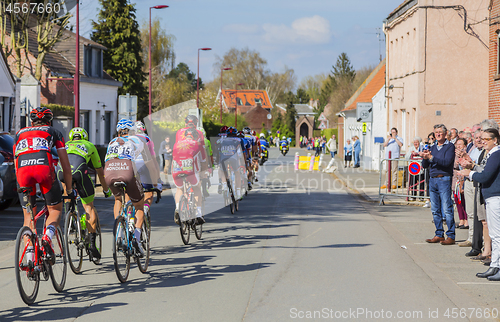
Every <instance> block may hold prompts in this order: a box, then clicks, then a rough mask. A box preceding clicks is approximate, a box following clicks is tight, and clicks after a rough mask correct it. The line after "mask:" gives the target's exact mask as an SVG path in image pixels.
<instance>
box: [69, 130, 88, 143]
mask: <svg viewBox="0 0 500 322" xmlns="http://www.w3.org/2000/svg"><path fill="white" fill-rule="evenodd" d="M69 140H70V141H73V140H87V141H88V140H89V134H88V133H87V131H85V129H84V128H82V127H74V128H72V129H71V131H69Z"/></svg>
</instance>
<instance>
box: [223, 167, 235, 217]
mask: <svg viewBox="0 0 500 322" xmlns="http://www.w3.org/2000/svg"><path fill="white" fill-rule="evenodd" d="M223 170H225V171H223V172H224V176H225V177H226V183H225V184H224V185H223V186H222V197H223V198H224V205H225V206H229V210H230V211H231V214H234V212H235V211H238V206H239V205H238V199H237V198H236V193H235V191H236V190H235V189H236V175H235V173H234V171H233V167H232V166H231V164H227V166H224V167H223Z"/></svg>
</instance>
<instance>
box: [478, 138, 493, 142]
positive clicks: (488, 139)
mask: <svg viewBox="0 0 500 322" xmlns="http://www.w3.org/2000/svg"><path fill="white" fill-rule="evenodd" d="M481 140H483V141H491V140H493V138H481Z"/></svg>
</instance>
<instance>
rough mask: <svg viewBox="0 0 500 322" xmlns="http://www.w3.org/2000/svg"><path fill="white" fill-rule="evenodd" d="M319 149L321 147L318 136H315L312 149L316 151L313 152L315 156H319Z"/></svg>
mask: <svg viewBox="0 0 500 322" xmlns="http://www.w3.org/2000/svg"><path fill="white" fill-rule="evenodd" d="M320 149H321V145H320V139H319V137H315V138H314V150H316V153H315V154H314V156H315V157H317V156H319V153H320Z"/></svg>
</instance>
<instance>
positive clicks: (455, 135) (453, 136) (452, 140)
mask: <svg viewBox="0 0 500 322" xmlns="http://www.w3.org/2000/svg"><path fill="white" fill-rule="evenodd" d="M457 139H458V130H457V129H456V128H452V129H451V130H450V139H449V141H450V143H452V144H455V142H457Z"/></svg>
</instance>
